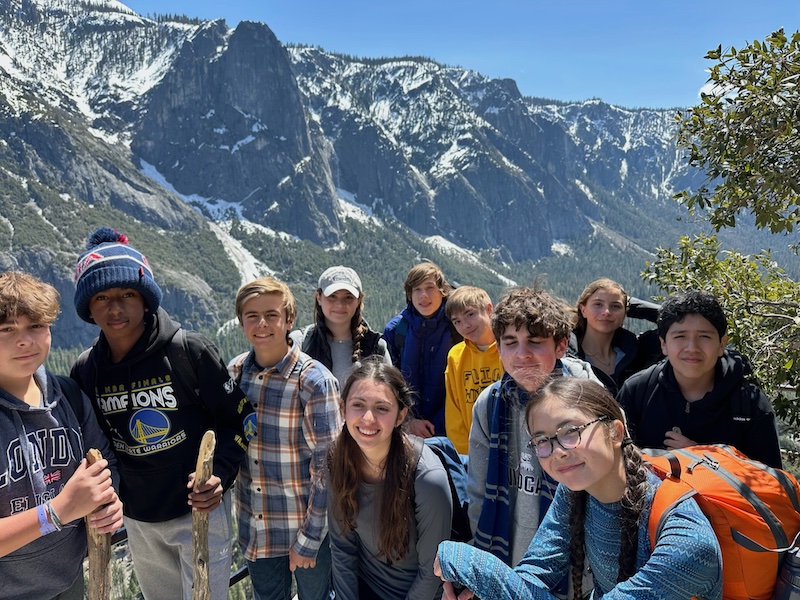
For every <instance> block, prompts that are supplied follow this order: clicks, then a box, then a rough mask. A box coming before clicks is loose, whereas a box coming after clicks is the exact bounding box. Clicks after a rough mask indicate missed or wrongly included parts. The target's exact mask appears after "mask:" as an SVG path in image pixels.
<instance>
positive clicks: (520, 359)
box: [498, 325, 567, 392]
mask: <svg viewBox="0 0 800 600" xmlns="http://www.w3.org/2000/svg"><path fill="white" fill-rule="evenodd" d="M566 349H567V340H566V339H563V340H561V342H559V343H558V344H556V341H555V339H554V338H552V337H547V338H545V337H537V336H534V335H532V334H531V332H529V331H528V330H527V329H526V328H524V327H521V328H519V329H517V328H516V327H514V325H509V326H508V327H506V330H505V332H503V335H501V336H500V342H499V344H498V350H499V352H500V360H501V361H502V363H503V368H504V369H505V370H506V373H508V374H509V375H510V376H511V378H512V379H513V380H514V381H516V382H517V383H518V384H519V385H520V386H522V387H523V388H524V389H525V390H527V391H528V392H535V391H536V390H538V389H539V388H541V387H542V386H543V385H544V384H545V383H546V382H547V380H548V379H549V378H550V372H551V371H552V370H553V369H554V368H555V366H556V360H558V359H559V358H561V357H562V356H564V353H565V352H566Z"/></svg>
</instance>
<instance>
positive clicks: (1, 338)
mask: <svg viewBox="0 0 800 600" xmlns="http://www.w3.org/2000/svg"><path fill="white" fill-rule="evenodd" d="M50 340H51V338H50V325H49V324H48V323H38V322H35V321H31V319H30V318H29V317H27V316H26V315H19V316H17V317H16V318H15V319H14V320H11V321H6V322H5V323H2V324H0V387H2V388H4V389H6V390H8V389H16V388H17V387H18V385H15V384H19V383H20V382H23V381H27V380H29V379H30V377H31V375H33V374H34V373H35V372H36V369H38V368H39V367H40V366H41V365H42V364H43V363H44V361H45V359H46V358H47V354H48V353H49V352H50Z"/></svg>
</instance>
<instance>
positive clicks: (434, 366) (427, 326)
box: [383, 262, 462, 438]
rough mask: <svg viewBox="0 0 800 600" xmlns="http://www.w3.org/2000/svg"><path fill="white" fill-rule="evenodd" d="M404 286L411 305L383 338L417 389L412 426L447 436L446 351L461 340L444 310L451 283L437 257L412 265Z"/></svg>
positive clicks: (425, 433)
mask: <svg viewBox="0 0 800 600" xmlns="http://www.w3.org/2000/svg"><path fill="white" fill-rule="evenodd" d="M403 287H404V288H405V292H406V302H408V306H406V308H404V309H403V311H402V312H401V313H400V314H399V315H397V316H395V317H393V318H392V320H391V321H389V322H388V323H387V324H386V328H385V329H384V331H383V338H384V339H385V340H386V345H387V346H388V347H389V354H391V356H392V362H393V363H394V366H396V367H397V368H398V369H400V371H402V373H403V377H405V378H406V381H407V382H408V385H410V386H411V389H413V390H414V391H415V392H416V393H417V398H418V402H417V404H416V405H415V406H414V415H413V417H412V418H411V420H410V421H409V423H408V429H409V432H410V433H413V434H414V435H418V436H420V437H424V438H429V437H432V436H434V435H446V433H445V425H444V401H445V396H446V392H445V383H444V370H445V368H447V353H448V352H450V348H452V347H453V346H454V345H456V344H457V343H458V342H460V341H461V340H462V338H461V335H460V334H459V333H458V332H457V331H456V330H455V328H454V327H453V326H452V325H451V324H450V320H449V319H448V318H447V315H446V314H445V303H446V302H447V296H448V294H449V293H450V290H451V287H450V284H449V283H447V280H446V279H445V278H444V273H443V272H442V270H441V269H440V268H439V267H438V266H436V265H435V264H433V263H432V262H424V263H420V264H418V265H416V266H414V267H412V268H411V270H410V271H409V272H408V275H406V280H405V283H404V284H403Z"/></svg>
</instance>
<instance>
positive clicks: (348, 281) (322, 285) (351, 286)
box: [317, 265, 361, 298]
mask: <svg viewBox="0 0 800 600" xmlns="http://www.w3.org/2000/svg"><path fill="white" fill-rule="evenodd" d="M317 288H318V289H320V290H322V295H323V296H330V295H331V294H333V293H334V292H338V291H339V290H347V291H348V292H350V293H351V294H353V296H355V297H356V298H359V297H360V296H361V279H360V278H359V277H358V273H356V272H355V271H353V269H351V268H350V267H343V266H342V265H337V266H335V267H330V268H328V269H325V272H324V273H323V274H322V275H320V277H319V285H318V286H317Z"/></svg>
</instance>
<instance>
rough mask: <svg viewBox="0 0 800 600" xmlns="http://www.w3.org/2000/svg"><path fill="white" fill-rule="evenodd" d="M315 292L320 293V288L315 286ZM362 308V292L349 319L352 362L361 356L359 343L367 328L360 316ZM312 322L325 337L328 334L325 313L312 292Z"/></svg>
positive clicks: (362, 339)
mask: <svg viewBox="0 0 800 600" xmlns="http://www.w3.org/2000/svg"><path fill="white" fill-rule="evenodd" d="M317 292H319V293H320V294H322V289H320V288H317ZM363 310H364V294H363V293H362V294H361V295H360V296H359V297H358V306H357V307H356V311H355V312H354V313H353V318H352V319H350V338H351V339H352V340H353V356H352V357H351V358H352V361H353V362H356V361H357V360H360V359H361V358H362V349H361V344H362V342H363V341H364V335H365V334H366V333H367V330H368V327H367V324H366V322H365V321H364V319H363V318H362V317H361V313H362V311H363ZM314 322H315V323H316V326H317V329H318V330H319V331H320V332H322V333H323V334H324V335H325V336H326V337H327V336H329V335H330V333H331V332H330V330H329V329H328V326H327V325H326V324H325V313H323V312H322V306H320V303H319V300H317V295H316V294H314Z"/></svg>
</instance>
